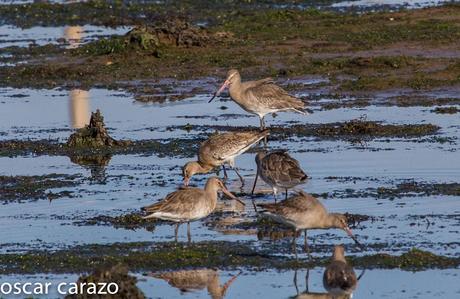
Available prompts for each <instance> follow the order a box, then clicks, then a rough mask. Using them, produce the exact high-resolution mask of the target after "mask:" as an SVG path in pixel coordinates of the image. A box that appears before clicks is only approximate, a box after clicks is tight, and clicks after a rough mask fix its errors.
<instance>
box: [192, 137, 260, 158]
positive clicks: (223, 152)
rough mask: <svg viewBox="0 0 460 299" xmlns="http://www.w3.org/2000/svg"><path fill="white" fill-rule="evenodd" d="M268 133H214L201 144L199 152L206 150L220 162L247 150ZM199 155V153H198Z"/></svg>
mask: <svg viewBox="0 0 460 299" xmlns="http://www.w3.org/2000/svg"><path fill="white" fill-rule="evenodd" d="M267 135H268V131H267V130H265V131H262V132H259V131H251V132H229V133H222V134H218V135H214V136H212V137H211V138H209V139H208V140H207V141H206V144H203V146H202V148H203V150H202V151H200V154H202V153H205V152H207V153H208V154H210V155H211V156H212V157H213V158H214V159H216V160H219V161H221V162H224V161H226V160H227V159H231V158H233V157H236V156H238V155H240V154H242V153H244V152H245V151H247V150H248V149H249V148H250V147H251V146H252V145H254V144H255V143H257V142H258V141H259V140H261V139H262V138H264V137H265V136H267ZM200 157H201V155H200Z"/></svg>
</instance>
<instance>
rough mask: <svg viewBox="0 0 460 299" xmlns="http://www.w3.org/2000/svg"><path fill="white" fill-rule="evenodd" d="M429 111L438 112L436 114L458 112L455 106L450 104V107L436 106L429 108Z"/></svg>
mask: <svg viewBox="0 0 460 299" xmlns="http://www.w3.org/2000/svg"><path fill="white" fill-rule="evenodd" d="M431 112H434V113H438V114H455V113H458V112H460V110H459V109H458V108H457V107H455V106H452V107H436V108H434V109H433V110H431Z"/></svg>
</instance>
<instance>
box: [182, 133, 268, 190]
mask: <svg viewBox="0 0 460 299" xmlns="http://www.w3.org/2000/svg"><path fill="white" fill-rule="evenodd" d="M268 134H269V131H268V130H263V131H260V132H259V131H249V132H227V133H221V134H216V135H213V136H211V137H209V139H208V140H206V141H205V142H203V143H202V144H201V146H200V149H199V151H198V161H192V162H188V163H187V164H185V165H184V167H183V169H182V175H183V177H184V185H185V186H187V185H188V184H189V181H190V178H191V177H192V176H193V175H194V174H196V173H208V172H210V171H211V170H213V169H214V168H216V167H219V166H222V168H223V169H224V176H225V179H226V178H227V171H226V170H225V165H224V164H228V165H230V167H231V168H233V170H235V172H236V174H237V175H238V177H239V178H240V181H241V183H242V184H243V185H244V180H243V177H242V176H241V175H240V173H239V172H238V170H237V168H236V167H235V158H236V157H237V156H239V155H241V154H242V153H244V152H245V151H247V150H248V149H249V148H250V147H251V146H253V145H254V144H256V143H257V142H259V141H260V140H261V139H263V138H264V137H266V136H267V135H268Z"/></svg>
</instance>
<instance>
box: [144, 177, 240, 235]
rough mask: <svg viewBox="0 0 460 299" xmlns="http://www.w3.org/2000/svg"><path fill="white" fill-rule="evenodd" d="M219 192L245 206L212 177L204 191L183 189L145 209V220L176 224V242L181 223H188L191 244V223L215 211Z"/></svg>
mask: <svg viewBox="0 0 460 299" xmlns="http://www.w3.org/2000/svg"><path fill="white" fill-rule="evenodd" d="M219 191H222V192H223V193H224V194H226V195H227V196H229V197H230V198H231V199H234V200H237V201H239V202H240V203H241V204H243V205H244V202H242V201H241V200H239V199H238V198H237V197H235V196H234V195H233V194H232V193H230V192H229V191H228V190H227V188H226V187H225V185H224V183H222V181H221V180H219V179H218V178H216V177H211V178H209V179H208V181H207V182H206V185H205V187H204V189H199V188H191V187H187V188H182V189H179V190H177V191H174V192H172V193H169V194H168V195H166V197H165V198H164V199H163V200H161V201H160V202H157V203H154V204H153V205H150V206H147V207H143V208H142V210H144V211H146V212H147V213H148V215H147V216H145V217H144V219H150V218H156V219H161V220H166V221H172V222H175V223H176V228H175V231H174V232H175V239H176V241H177V233H178V230H179V225H180V223H183V222H187V237H188V241H189V242H190V241H191V234H190V221H195V220H199V219H202V218H204V217H206V216H208V215H209V214H211V213H212V212H213V211H214V210H215V208H216V205H217V193H218V192H219Z"/></svg>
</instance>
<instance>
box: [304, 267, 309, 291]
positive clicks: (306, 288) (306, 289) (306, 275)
mask: <svg viewBox="0 0 460 299" xmlns="http://www.w3.org/2000/svg"><path fill="white" fill-rule="evenodd" d="M309 277H310V268H308V269H307V274H305V292H306V293H308V278H309Z"/></svg>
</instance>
